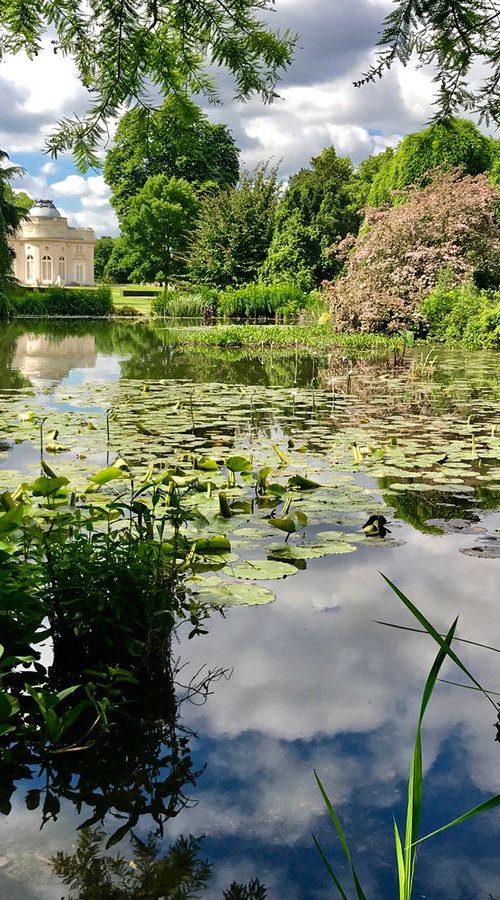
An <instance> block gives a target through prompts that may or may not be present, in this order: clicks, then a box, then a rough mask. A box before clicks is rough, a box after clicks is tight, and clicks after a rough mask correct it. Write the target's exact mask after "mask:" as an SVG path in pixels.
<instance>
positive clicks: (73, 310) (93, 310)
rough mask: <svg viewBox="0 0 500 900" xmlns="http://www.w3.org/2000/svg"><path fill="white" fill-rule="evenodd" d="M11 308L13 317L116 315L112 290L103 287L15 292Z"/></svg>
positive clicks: (50, 288)
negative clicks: (112, 300) (112, 313)
mask: <svg viewBox="0 0 500 900" xmlns="http://www.w3.org/2000/svg"><path fill="white" fill-rule="evenodd" d="M11 305H12V314H13V315H14V316H109V315H110V313H111V312H112V311H113V306H112V302H111V290H110V289H109V287H106V286H104V285H102V286H101V287H98V288H90V289H89V288H85V289H81V288H80V289H79V288H59V287H48V288H43V290H34V291H31V290H22V291H16V292H15V293H14V294H13V295H12V300H11Z"/></svg>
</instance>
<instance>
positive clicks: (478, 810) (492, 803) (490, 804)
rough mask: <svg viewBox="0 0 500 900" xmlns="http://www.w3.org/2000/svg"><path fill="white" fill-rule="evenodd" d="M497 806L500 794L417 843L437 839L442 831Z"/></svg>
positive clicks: (499, 802) (499, 804) (499, 801)
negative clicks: (432, 838)
mask: <svg viewBox="0 0 500 900" xmlns="http://www.w3.org/2000/svg"><path fill="white" fill-rule="evenodd" d="M497 806H500V794H496V795H495V796H494V797H490V799H489V800H485V801H484V802H483V803H480V804H479V806H474V808H473V809H469V811H468V812H466V813H464V814H463V815H462V816H459V817H458V819H453V822H448V823H447V825H442V826H441V828H436V831H431V832H430V834H426V835H425V837H422V838H420V839H419V840H418V841H416V843H417V844H421V843H422V841H427V840H429V838H431V837H435V835H436V834H441V832H442V831H447V829H448V828H453V826H454V825H460V824H461V823H462V822H466V821H467V819H472V817H473V816H477V815H478V814H479V813H482V812H487V811H488V810H489V809H495V807H497Z"/></svg>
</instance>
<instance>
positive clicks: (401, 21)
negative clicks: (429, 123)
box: [355, 0, 500, 124]
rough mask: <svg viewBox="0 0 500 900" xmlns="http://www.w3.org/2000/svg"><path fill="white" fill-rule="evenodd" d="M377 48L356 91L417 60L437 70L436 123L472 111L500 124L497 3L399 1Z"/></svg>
mask: <svg viewBox="0 0 500 900" xmlns="http://www.w3.org/2000/svg"><path fill="white" fill-rule="evenodd" d="M379 47H380V50H379V53H378V55H377V58H376V60H375V62H374V63H373V65H372V66H371V67H370V68H369V69H368V71H367V72H365V74H364V75H363V76H362V77H361V78H360V79H359V80H358V81H357V82H355V83H356V85H357V86H362V85H365V84H366V83H367V82H370V81H375V79H377V78H381V77H382V76H383V74H384V72H386V71H387V70H388V69H390V68H391V67H392V66H393V65H394V63H395V62H397V61H399V62H401V63H403V65H406V64H407V63H408V62H409V61H410V60H411V59H412V58H413V59H415V60H416V61H417V62H420V63H422V64H423V65H429V64H430V65H432V66H433V67H434V71H435V75H434V81H435V83H436V85H437V97H436V100H437V113H436V118H442V117H445V118H446V117H448V116H450V115H452V114H453V113H456V112H457V111H459V110H468V111H472V110H474V111H476V112H478V113H479V114H480V115H481V116H483V117H485V118H486V119H491V120H493V121H494V122H496V123H497V124H500V15H499V9H498V4H497V3H496V2H495V0H432V2H428V0H396V3H395V4H394V6H393V9H392V11H391V12H390V13H389V15H388V16H387V17H386V19H385V22H384V26H383V30H382V36H381V39H380V42H379ZM473 67H474V70H475V75H476V77H475V78H474V79H472V77H471V72H472V69H473Z"/></svg>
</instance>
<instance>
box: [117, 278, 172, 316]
mask: <svg viewBox="0 0 500 900" xmlns="http://www.w3.org/2000/svg"><path fill="white" fill-rule="evenodd" d="M124 290H125V291H134V290H137V291H138V293H140V292H141V291H155V292H156V293H158V292H159V291H161V290H162V288H155V287H153V286H150V285H144V284H112V285H111V295H112V298H113V306H114V307H115V309H116V311H117V313H118V314H119V313H120V309H121V308H122V307H124V306H129V307H133V309H136V310H137V312H138V313H141V314H142V315H145V316H149V315H151V300H152V299H153V297H140V296H137V297H124V296H123V291H124Z"/></svg>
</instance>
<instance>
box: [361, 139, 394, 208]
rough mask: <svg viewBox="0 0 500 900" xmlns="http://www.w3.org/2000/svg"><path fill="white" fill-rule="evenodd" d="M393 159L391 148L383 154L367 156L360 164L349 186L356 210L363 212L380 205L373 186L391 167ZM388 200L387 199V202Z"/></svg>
mask: <svg viewBox="0 0 500 900" xmlns="http://www.w3.org/2000/svg"><path fill="white" fill-rule="evenodd" d="M393 157H394V150H393V148H392V147H387V148H386V150H384V152H383V153H377V154H375V155H374V156H369V157H368V158H367V159H364V160H362V162H360V164H359V166H358V168H357V169H356V172H355V174H354V178H353V180H352V184H351V194H352V195H353V198H354V203H355V205H356V207H357V209H360V210H363V209H364V208H365V207H366V206H381V205H382V204H381V203H380V202H378V201H377V200H376V199H375V191H376V189H375V187H374V185H375V184H376V183H378V182H379V180H380V179H381V178H382V173H383V172H385V170H386V169H387V168H388V167H390V166H391V165H392V160H393ZM377 193H378V189H377ZM389 199H390V198H389V197H388V198H387V200H389Z"/></svg>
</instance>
